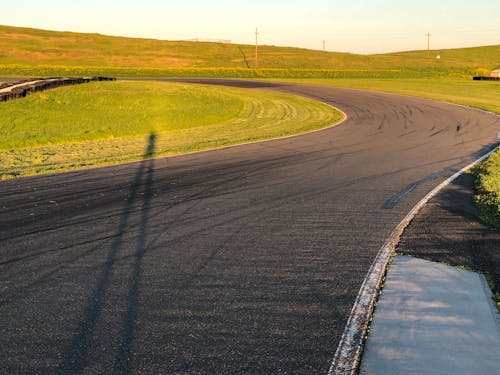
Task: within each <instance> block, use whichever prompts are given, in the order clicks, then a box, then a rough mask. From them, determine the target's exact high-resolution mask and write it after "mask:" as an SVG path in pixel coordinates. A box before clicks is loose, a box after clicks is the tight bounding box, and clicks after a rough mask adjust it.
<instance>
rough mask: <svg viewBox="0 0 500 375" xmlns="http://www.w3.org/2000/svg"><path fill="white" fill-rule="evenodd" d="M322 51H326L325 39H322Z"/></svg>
mask: <svg viewBox="0 0 500 375" xmlns="http://www.w3.org/2000/svg"><path fill="white" fill-rule="evenodd" d="M323 51H326V40H323Z"/></svg>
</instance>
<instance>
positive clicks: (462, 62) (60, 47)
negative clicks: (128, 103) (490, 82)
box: [0, 26, 500, 78]
mask: <svg viewBox="0 0 500 375" xmlns="http://www.w3.org/2000/svg"><path fill="white" fill-rule="evenodd" d="M437 53H439V54H440V56H441V59H440V60H437V59H436V58H435V56H436V54H437ZM259 56H260V57H259V66H260V67H261V68H262V69H259V70H258V71H256V70H255V69H254V68H255V61H254V46H251V45H238V44H223V43H204V42H185V41H163V40H155V39H138V38H124V37H111V36H105V35H99V34H82V33H70V32H55V31H46V30H38V29H28V28H18V27H9V26H0V76H2V75H3V76H7V75H13V76H14V75H18V76H19V75H21V76H53V75H77V76H81V75H112V76H122V77H123V76H154V77H157V76H208V77H217V76H225V77H246V78H252V77H254V78H258V77H268V78H273V77H281V78H294V77H295V78H300V77H302V78H307V77H318V78H319V77H323V78H335V77H351V78H356V77H359V78H363V77H379V78H386V77H387V78H398V77H399V78H401V77H426V76H451V77H467V78H469V77H470V76H471V75H473V74H478V73H483V74H484V73H486V72H489V70H491V69H494V68H497V67H500V45H495V46H485V47H474V48H461V49H448V50H442V51H439V52H438V51H433V52H432V53H431V55H428V54H427V51H408V52H399V53H391V54H377V55H358V54H351V53H339V52H325V51H318V50H308V49H301V48H291V47H275V46H261V47H260V49H259Z"/></svg>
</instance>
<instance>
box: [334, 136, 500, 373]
mask: <svg viewBox="0 0 500 375" xmlns="http://www.w3.org/2000/svg"><path fill="white" fill-rule="evenodd" d="M497 150H500V145H499V146H497V147H495V148H494V149H493V150H491V151H489V152H488V153H486V154H485V155H483V156H482V157H481V158H479V159H477V160H476V161H474V162H472V163H471V164H469V165H467V166H466V167H464V168H462V169H461V170H460V171H458V172H457V173H455V174H454V175H453V176H451V177H449V178H448V179H446V180H445V181H443V182H442V183H440V184H439V185H438V186H436V187H435V188H434V189H432V190H431V191H430V192H429V193H428V194H427V195H426V196H425V197H424V198H422V199H421V200H420V201H419V202H418V203H417V204H416V205H415V206H414V207H413V208H412V210H411V211H410V212H409V213H408V215H406V217H405V218H404V219H403V220H402V221H401V222H400V223H399V224H398V226H397V227H396V229H394V231H393V232H392V233H391V235H390V236H389V238H388V239H387V241H386V242H385V243H384V245H383V246H382V247H381V248H380V250H379V252H378V254H377V256H376V258H375V260H374V261H373V263H372V265H371V267H370V270H369V271H368V274H367V276H366V278H365V280H364V281H363V284H362V285H361V288H360V290H359V293H358V297H357V298H356V302H355V303H354V306H353V308H352V310H351V314H350V315H349V319H348V321H347V325H346V327H345V329H344V333H343V335H342V338H341V340H340V343H339V346H338V347H337V351H336V352H335V356H334V358H333V361H332V364H331V366H330V370H329V371H328V375H354V374H356V372H357V370H358V366H359V364H360V362H361V356H362V353H363V343H364V336H365V334H366V330H367V328H368V323H369V319H370V317H371V315H372V313H373V308H374V304H375V299H376V295H377V291H378V290H379V288H380V284H381V281H382V278H383V276H384V273H385V270H386V268H387V264H388V263H389V260H390V259H391V255H392V254H393V252H394V249H395V247H396V245H397V244H398V242H399V238H400V236H401V234H402V233H403V231H404V229H405V228H406V227H407V226H408V224H410V222H411V221H412V220H413V218H414V217H415V215H416V214H417V213H418V212H419V211H420V210H421V209H422V207H424V206H425V205H426V204H427V202H429V201H430V200H431V199H432V198H433V197H434V196H435V195H436V194H437V193H438V192H439V191H440V190H442V189H443V188H444V187H445V186H447V185H449V184H450V183H451V182H453V181H454V180H455V179H457V178H458V177H459V176H461V175H462V174H463V173H464V172H466V171H468V170H469V169H471V168H472V167H474V166H475V165H476V164H478V163H480V162H482V161H483V160H485V159H487V158H488V157H489V156H490V155H492V154H493V153H494V152H495V151H497Z"/></svg>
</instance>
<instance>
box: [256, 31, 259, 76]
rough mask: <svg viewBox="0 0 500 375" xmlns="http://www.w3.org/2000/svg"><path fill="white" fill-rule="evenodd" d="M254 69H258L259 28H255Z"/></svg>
mask: <svg viewBox="0 0 500 375" xmlns="http://www.w3.org/2000/svg"><path fill="white" fill-rule="evenodd" d="M255 69H259V30H258V29H257V28H255Z"/></svg>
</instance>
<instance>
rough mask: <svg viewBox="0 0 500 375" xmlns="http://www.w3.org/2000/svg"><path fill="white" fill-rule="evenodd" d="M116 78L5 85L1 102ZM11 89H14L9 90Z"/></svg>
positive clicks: (43, 79) (24, 81)
mask: <svg viewBox="0 0 500 375" xmlns="http://www.w3.org/2000/svg"><path fill="white" fill-rule="evenodd" d="M115 80H116V78H111V77H84V78H62V77H55V78H41V79H29V80H22V81H18V82H15V83H5V84H3V85H0V90H2V91H3V90H5V91H3V92H0V102H6V101H8V100H13V99H19V98H24V97H26V96H27V95H29V94H31V93H34V92H40V91H45V90H50V89H54V88H56V87H61V86H69V85H80V84H82V83H88V82H96V81H97V82H101V81H115ZM9 87H12V88H11V89H10V90H9Z"/></svg>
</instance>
